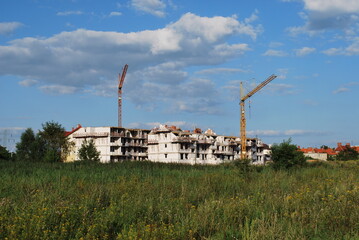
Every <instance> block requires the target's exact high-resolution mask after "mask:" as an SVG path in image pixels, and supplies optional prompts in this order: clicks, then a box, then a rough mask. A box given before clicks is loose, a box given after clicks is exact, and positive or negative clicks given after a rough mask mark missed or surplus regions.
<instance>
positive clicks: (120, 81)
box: [118, 64, 128, 127]
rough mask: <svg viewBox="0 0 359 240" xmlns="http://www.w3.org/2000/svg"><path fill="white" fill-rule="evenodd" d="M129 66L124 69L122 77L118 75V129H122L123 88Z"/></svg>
mask: <svg viewBox="0 0 359 240" xmlns="http://www.w3.org/2000/svg"><path fill="white" fill-rule="evenodd" d="M127 68H128V65H127V64H126V65H125V66H124V67H123V70H122V75H120V74H118V127H122V86H123V82H124V81H125V77H126V72H127Z"/></svg>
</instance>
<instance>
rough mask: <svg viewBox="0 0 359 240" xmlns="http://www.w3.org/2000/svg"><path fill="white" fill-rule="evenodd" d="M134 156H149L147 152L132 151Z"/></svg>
mask: <svg viewBox="0 0 359 240" xmlns="http://www.w3.org/2000/svg"><path fill="white" fill-rule="evenodd" d="M131 155H132V156H136V157H147V153H137V152H135V153H132V154H131Z"/></svg>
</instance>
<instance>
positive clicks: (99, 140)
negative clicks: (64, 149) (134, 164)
mask: <svg viewBox="0 0 359 240" xmlns="http://www.w3.org/2000/svg"><path fill="white" fill-rule="evenodd" d="M149 132H150V130H145V129H128V128H122V127H79V128H77V129H76V130H75V131H72V132H69V134H68V138H69V140H70V141H72V142H74V143H75V146H74V147H73V149H72V151H71V153H70V154H69V155H68V157H67V161H76V160H78V150H79V149H80V148H81V145H82V143H83V142H84V141H85V140H90V139H92V140H94V143H95V146H96V148H97V150H98V151H99V152H100V161H101V162H103V163H108V162H118V161H125V160H135V161H136V160H147V137H148V134H149Z"/></svg>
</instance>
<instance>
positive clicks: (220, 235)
mask: <svg viewBox="0 0 359 240" xmlns="http://www.w3.org/2000/svg"><path fill="white" fill-rule="evenodd" d="M358 172H359V164H358V163H356V162H353V163H340V164H338V163H331V164H330V165H329V164H318V165H316V166H310V167H307V168H302V169H296V170H293V171H273V170H272V169H271V168H259V169H249V170H248V171H243V169H241V168H238V167H236V166H234V165H223V166H187V165H173V164H155V163H148V162H125V163H116V164H78V163H71V164H61V163H56V164H55V163H53V164H51V163H48V164H44V163H21V162H1V163H0V175H1V181H0V239H338V238H340V239H358V238H359V233H358V229H359V174H358Z"/></svg>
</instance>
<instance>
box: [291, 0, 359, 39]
mask: <svg viewBox="0 0 359 240" xmlns="http://www.w3.org/2000/svg"><path fill="white" fill-rule="evenodd" d="M302 2H303V3H304V10H305V12H306V13H300V14H301V16H302V17H303V18H304V19H305V21H306V23H305V24H304V25H303V26H297V27H291V28H289V29H288V30H289V32H290V33H291V34H292V35H296V34H300V33H307V34H309V35H313V34H315V33H317V32H321V31H324V30H328V29H342V30H344V32H345V33H347V34H348V33H350V32H351V33H353V31H352V30H350V28H351V26H353V25H354V24H356V23H357V22H358V14H359V1H357V0H302Z"/></svg>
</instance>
